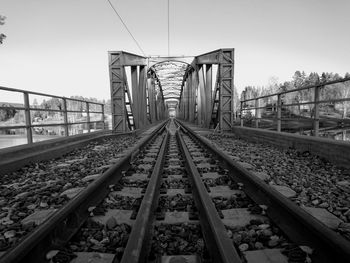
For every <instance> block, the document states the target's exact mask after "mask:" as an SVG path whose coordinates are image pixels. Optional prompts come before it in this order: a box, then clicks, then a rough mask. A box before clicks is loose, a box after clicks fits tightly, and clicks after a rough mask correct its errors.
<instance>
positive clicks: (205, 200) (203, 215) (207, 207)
mask: <svg viewBox="0 0 350 263" xmlns="http://www.w3.org/2000/svg"><path fill="white" fill-rule="evenodd" d="M176 137H177V140H178V143H179V146H180V149H181V151H182V153H183V155H184V157H185V158H184V159H185V165H186V167H187V171H188V173H189V176H188V177H189V179H190V181H191V183H192V189H193V196H194V200H195V203H196V206H197V208H198V211H199V221H200V224H201V226H202V229H203V236H204V238H205V241H206V243H207V247H208V248H209V253H210V256H211V258H212V259H213V260H214V261H215V262H223V263H232V262H233V263H236V262H237V263H238V262H239V263H240V262H242V261H241V259H240V257H239V254H238V253H237V251H236V249H235V247H234V246H233V243H232V240H230V239H229V237H228V235H227V231H226V229H225V226H224V224H223V223H222V221H221V219H220V217H219V215H218V213H217V211H216V208H215V206H214V204H213V202H212V200H211V198H210V196H209V194H208V192H207V190H206V188H205V186H204V184H203V182H202V180H201V178H200V174H199V172H198V170H197V168H196V165H195V164H194V162H193V160H192V157H191V155H190V153H189V151H188V149H187V146H186V144H185V142H184V140H183V138H182V137H181V135H180V132H179V131H176Z"/></svg>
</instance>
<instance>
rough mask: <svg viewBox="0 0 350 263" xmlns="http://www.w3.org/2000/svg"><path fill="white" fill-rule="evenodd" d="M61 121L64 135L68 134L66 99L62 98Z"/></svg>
mask: <svg viewBox="0 0 350 263" xmlns="http://www.w3.org/2000/svg"><path fill="white" fill-rule="evenodd" d="M63 121H64V135H65V136H69V134H68V113H67V99H66V98H63Z"/></svg>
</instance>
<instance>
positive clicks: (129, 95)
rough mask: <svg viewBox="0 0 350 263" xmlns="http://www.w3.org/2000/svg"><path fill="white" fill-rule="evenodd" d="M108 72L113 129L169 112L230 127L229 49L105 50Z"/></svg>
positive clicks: (141, 123)
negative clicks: (188, 53) (155, 53)
mask: <svg viewBox="0 0 350 263" xmlns="http://www.w3.org/2000/svg"><path fill="white" fill-rule="evenodd" d="M109 72H110V83H111V103H112V122H113V131H115V132H126V131H130V130H135V129H140V128H143V127H145V126H147V125H149V124H154V123H156V122H158V121H160V120H163V119H166V118H168V117H169V115H173V116H174V115H176V117H177V118H178V119H181V120H184V121H187V122H190V123H195V124H197V125H199V126H200V127H203V128H216V129H220V130H231V128H232V126H233V122H234V118H235V114H234V49H233V48H228V49H218V50H215V51H212V52H208V53H205V54H202V55H199V56H195V57H144V56H139V55H136V54H131V53H128V52H125V51H110V52H109ZM215 72H216V78H215V79H213V75H214V73H215ZM128 79H129V81H128ZM129 82H130V84H129Z"/></svg>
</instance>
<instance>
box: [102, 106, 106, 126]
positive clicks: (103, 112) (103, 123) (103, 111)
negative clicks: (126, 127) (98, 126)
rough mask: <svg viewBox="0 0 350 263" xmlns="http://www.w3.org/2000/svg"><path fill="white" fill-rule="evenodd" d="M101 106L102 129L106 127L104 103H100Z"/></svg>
mask: <svg viewBox="0 0 350 263" xmlns="http://www.w3.org/2000/svg"><path fill="white" fill-rule="evenodd" d="M101 107H102V119H101V121H102V129H103V130H104V129H106V126H105V105H103V104H101Z"/></svg>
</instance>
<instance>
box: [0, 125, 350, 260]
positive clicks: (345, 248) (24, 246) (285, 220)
mask: <svg viewBox="0 0 350 263" xmlns="http://www.w3.org/2000/svg"><path fill="white" fill-rule="evenodd" d="M139 147H140V148H139V150H138V151H133V152H131V153H129V154H127V155H126V156H125V157H124V158H122V159H121V160H120V161H119V162H118V163H116V164H115V165H114V166H113V167H111V168H109V169H108V170H107V171H106V172H105V173H104V174H103V175H102V177H101V178H99V179H97V180H95V181H94V182H93V183H92V184H91V185H89V187H88V188H87V189H85V190H84V191H83V192H82V193H81V194H79V195H78V196H77V197H76V198H74V199H72V200H71V201H70V202H69V203H68V204H67V205H66V206H65V207H63V208H61V209H60V210H59V211H58V212H57V213H55V214H53V215H52V216H51V217H50V218H49V219H48V220H46V221H45V222H44V223H43V224H41V225H40V226H39V227H38V229H37V230H36V231H35V232H34V233H32V234H30V235H29V236H28V237H27V238H26V239H24V240H23V241H22V242H21V243H20V244H19V245H18V246H16V247H15V248H13V249H11V250H10V251H8V252H7V253H6V254H5V255H4V256H3V257H2V258H0V261H1V262H48V261H51V262H93V261H92V260H95V261H97V260H100V261H102V260H104V261H103V262H264V261H263V257H269V256H270V257H275V258H276V257H277V259H276V261H275V262H310V260H311V261H312V262H346V261H347V260H349V258H350V245H349V242H348V241H346V240H345V239H344V238H343V237H341V236H340V235H338V234H336V233H334V232H333V231H331V230H330V229H328V228H327V227H325V226H324V225H322V224H321V223H320V222H318V221H317V220H316V219H314V218H313V217H311V216H310V215H309V214H307V213H306V212H305V211H303V210H302V209H300V208H299V207H297V206H296V205H295V204H293V203H292V202H291V201H289V200H287V199H286V198H284V197H283V196H282V195H281V194H279V193H278V192H277V191H275V190H273V189H272V188H270V187H269V186H267V185H266V184H264V183H263V182H262V181H260V180H259V179H257V178H255V177H254V176H252V175H251V174H250V173H249V171H247V170H245V169H244V168H242V167H240V166H237V165H236V164H235V163H234V162H233V161H232V160H230V158H229V157H228V156H226V155H225V154H223V153H222V152H220V151H218V150H217V149H216V148H215V147H213V146H212V145H211V144H210V142H208V141H205V140H203V139H202V138H200V137H199V136H198V135H196V134H195V133H193V132H192V131H191V130H189V129H187V128H186V127H185V126H183V125H182V124H181V123H179V122H175V121H173V120H171V121H170V122H169V123H168V125H167V127H163V128H161V129H160V130H159V131H156V132H155V133H153V134H151V136H149V138H147V139H145V140H144V141H142V142H141V144H140V145H139ZM71 260H72V261H71ZM89 260H90V261H89ZM288 260H289V261H288ZM100 261H98V262H100ZM266 262H271V261H266ZM272 262H273V261H272Z"/></svg>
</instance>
